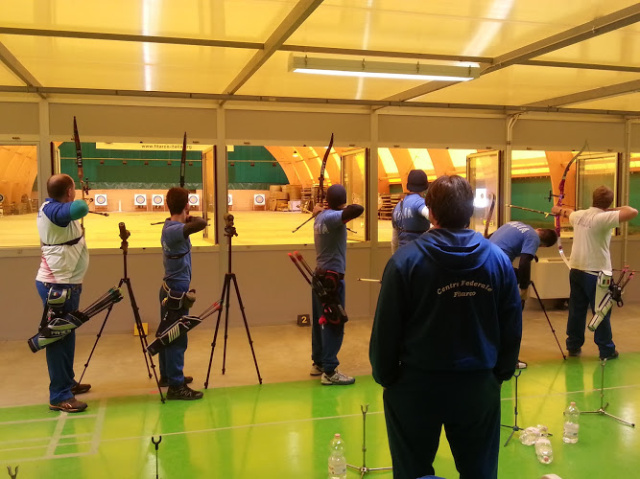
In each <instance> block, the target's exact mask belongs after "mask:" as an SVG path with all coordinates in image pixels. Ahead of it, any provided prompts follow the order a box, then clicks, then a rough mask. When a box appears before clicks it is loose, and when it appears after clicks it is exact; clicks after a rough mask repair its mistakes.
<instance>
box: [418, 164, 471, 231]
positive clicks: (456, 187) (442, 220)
mask: <svg viewBox="0 0 640 479" xmlns="http://www.w3.org/2000/svg"><path fill="white" fill-rule="evenodd" d="M425 204H426V205H427V207H428V208H429V211H430V212H431V214H432V215H433V217H434V218H435V219H436V221H437V222H438V225H439V226H440V227H442V228H451V229H460V228H466V227H467V226H469V221H470V220H471V216H472V215H473V190H472V189H471V185H470V184H469V182H468V181H467V180H465V179H464V178H462V177H461V176H458V175H451V176H449V175H442V176H440V177H439V178H437V179H436V180H435V181H434V182H433V183H431V184H430V185H429V189H428V190H427V196H426V197H425Z"/></svg>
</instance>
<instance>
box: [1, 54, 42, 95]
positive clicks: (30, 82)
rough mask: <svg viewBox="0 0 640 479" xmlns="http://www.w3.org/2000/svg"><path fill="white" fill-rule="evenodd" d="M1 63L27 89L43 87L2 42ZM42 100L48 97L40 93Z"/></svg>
mask: <svg viewBox="0 0 640 479" xmlns="http://www.w3.org/2000/svg"><path fill="white" fill-rule="evenodd" d="M0 61H1V62H2V63H4V64H5V65H6V66H7V68H8V69H9V70H11V71H12V72H13V73H14V74H15V75H16V76H17V77H18V78H20V80H22V81H23V82H24V83H25V84H26V85H27V87H41V86H42V85H41V84H40V82H39V81H38V80H36V78H35V77H34V76H33V75H32V74H31V72H30V71H29V70H27V69H26V68H25V67H24V65H23V64H22V63H20V62H19V61H18V59H17V58H16V57H15V56H13V54H12V53H11V52H10V51H9V49H8V48H7V47H5V46H4V45H3V44H2V42H0ZM38 95H39V96H40V98H42V99H45V98H47V96H46V95H45V94H44V93H41V92H38Z"/></svg>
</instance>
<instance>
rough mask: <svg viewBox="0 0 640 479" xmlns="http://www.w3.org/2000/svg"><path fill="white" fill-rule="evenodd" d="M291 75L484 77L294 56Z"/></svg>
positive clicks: (455, 70)
mask: <svg viewBox="0 0 640 479" xmlns="http://www.w3.org/2000/svg"><path fill="white" fill-rule="evenodd" d="M289 71H293V72H296V73H311V74H316V75H337V76H352V77H369V78H390V79H401V80H427V81H469V80H473V79H474V78H478V76H479V75H480V67H478V66H462V65H437V64H431V63H397V62H395V63H394V62H382V61H369V60H364V59H362V60H347V59H335V58H311V57H308V56H304V57H301V56H296V55H293V54H292V55H290V56H289Z"/></svg>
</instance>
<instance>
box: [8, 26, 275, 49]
mask: <svg viewBox="0 0 640 479" xmlns="http://www.w3.org/2000/svg"><path fill="white" fill-rule="evenodd" d="M0 34H6V35H26V36H33V37H56V38H80V39H83V40H109V41H118V42H137V43H165V44H169V45H193V46H201V47H221V48H247V49H253V50H260V49H262V48H263V47H264V44H263V43H259V42H235V41H228V40H213V39H207V38H189V37H167V36H161V35H134V34H124V33H106V32H81V31H77V30H76V31H72V30H46V29H37V28H11V27H0Z"/></svg>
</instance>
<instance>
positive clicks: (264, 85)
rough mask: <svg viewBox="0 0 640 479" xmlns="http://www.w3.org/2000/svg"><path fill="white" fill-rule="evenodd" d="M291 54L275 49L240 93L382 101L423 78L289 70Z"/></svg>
mask: <svg viewBox="0 0 640 479" xmlns="http://www.w3.org/2000/svg"><path fill="white" fill-rule="evenodd" d="M288 61H289V53H286V52H276V53H275V54H274V55H273V56H272V57H271V58H270V59H269V60H268V61H267V63H266V64H265V65H264V66H263V67H262V68H261V69H260V70H258V72H256V73H255V74H254V76H253V77H252V78H251V79H250V80H249V81H248V82H247V83H246V84H245V85H244V86H243V87H242V88H240V90H239V91H238V93H239V94H241V95H266V96H300V97H313V98H324V97H326V98H348V99H351V98H355V99H358V100H362V99H367V100H380V99H382V98H385V97H386V96H389V95H393V94H395V93H398V92H399V91H403V90H406V89H408V88H412V87H415V86H418V85H420V84H422V82H421V81H411V80H395V81H389V80H385V79H380V78H367V79H364V78H346V77H334V76H325V75H309V74H305V73H294V72H290V71H288Z"/></svg>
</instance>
